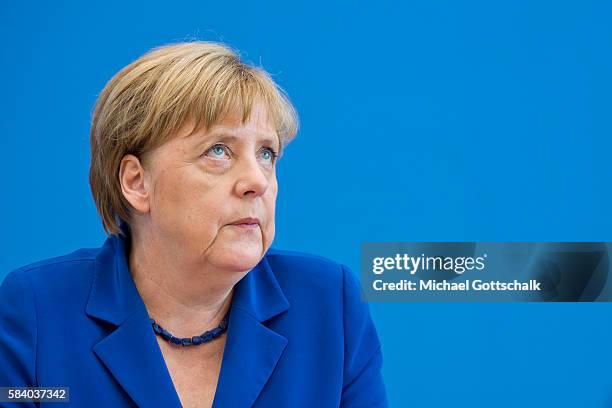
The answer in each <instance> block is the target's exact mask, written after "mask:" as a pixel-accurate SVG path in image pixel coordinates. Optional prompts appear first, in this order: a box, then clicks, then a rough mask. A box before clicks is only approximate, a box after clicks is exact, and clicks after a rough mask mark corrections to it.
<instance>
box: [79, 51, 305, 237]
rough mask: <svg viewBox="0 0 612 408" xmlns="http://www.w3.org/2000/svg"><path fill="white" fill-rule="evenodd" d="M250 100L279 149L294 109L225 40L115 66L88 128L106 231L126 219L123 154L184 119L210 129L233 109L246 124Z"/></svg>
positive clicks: (160, 139)
mask: <svg viewBox="0 0 612 408" xmlns="http://www.w3.org/2000/svg"><path fill="white" fill-rule="evenodd" d="M255 99H258V100H261V101H262V102H263V103H264V104H265V105H266V107H267V110H268V114H269V115H270V120H271V123H272V124H273V125H274V126H275V128H276V132H277V134H278V137H279V140H280V145H281V149H282V147H284V146H286V145H287V144H288V143H289V142H290V141H291V140H292V139H293V138H294V137H295V135H296V133H297V130H298V116H297V112H296V110H295V108H294V107H293V105H292V104H291V102H290V100H289V98H288V97H287V95H286V93H285V92H284V91H283V90H282V89H281V88H280V87H279V86H278V85H276V84H275V82H274V81H273V80H272V78H271V77H270V75H269V74H268V73H267V72H266V71H264V70H263V69H262V68H260V67H255V66H252V65H247V64H245V63H243V62H242V61H241V60H240V57H239V56H238V54H237V52H235V51H233V50H232V49H231V48H229V47H228V46H227V45H224V44H221V43H214V42H204V41H195V42H188V43H177V44H172V45H167V46H162V47H159V48H155V49H153V50H151V51H149V52H148V53H147V54H145V55H143V56H142V57H140V58H138V59H137V60H136V61H134V62H133V63H131V64H130V65H128V66H126V67H125V68H123V69H122V70H121V71H119V72H118V73H117V74H116V75H115V76H114V77H113V78H112V79H111V80H110V81H109V82H108V83H107V84H106V86H105V87H104V89H103V90H102V93H101V94H100V96H99V97H98V100H97V102H96V106H95V109H94V113H93V119H92V124H91V132H90V144H91V165H90V170H89V183H90V186H91V191H92V194H93V198H94V201H95V203H96V207H97V208H98V212H99V213H100V216H101V218H102V223H103V226H104V230H105V231H106V233H107V234H109V235H112V234H121V233H122V231H121V229H120V227H119V225H120V223H121V221H125V222H128V221H129V219H130V209H131V206H130V204H129V203H128V201H127V200H126V199H125V197H124V196H123V194H122V192H121V184H120V181H119V166H120V163H121V159H122V158H123V157H124V156H125V155H126V154H134V155H135V156H137V157H142V156H143V155H145V154H146V153H147V152H149V151H151V150H153V149H155V148H156V147H158V146H160V145H162V144H164V143H165V142H166V141H167V140H168V139H169V138H170V137H171V136H172V135H174V134H175V133H176V132H177V131H178V130H179V129H180V128H181V127H182V126H184V125H185V124H186V123H188V121H190V120H194V121H195V124H196V125H195V126H196V127H195V129H194V130H196V129H200V128H209V127H210V126H214V125H215V124H217V123H218V122H219V121H221V120H223V118H224V116H225V115H226V114H228V113H230V112H235V111H237V112H241V113H242V121H243V123H245V122H246V121H247V120H248V118H249V115H250V112H251V108H252V105H253V103H254V100H255Z"/></svg>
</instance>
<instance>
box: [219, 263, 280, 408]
mask: <svg viewBox="0 0 612 408" xmlns="http://www.w3.org/2000/svg"><path fill="white" fill-rule="evenodd" d="M288 308H289V302H288V301H287V299H286V298H285V296H284V294H283V292H282V291H281V289H280V286H279V285H278V282H277V281H276V278H275V277H274V274H273V272H272V270H271V269H270V265H269V264H268V262H267V260H266V258H265V257H264V258H263V259H262V261H261V262H260V263H259V264H258V265H257V266H256V267H255V268H254V269H253V270H251V271H250V272H249V273H248V274H247V275H245V277H244V278H242V280H241V281H240V282H238V283H237V284H236V286H235V288H234V298H233V300H232V309H231V312H230V318H229V326H228V331H227V340H226V343H225V350H224V352H223V362H222V364H221V373H220V375H219V382H218V383H217V391H216V393H215V399H214V401H213V408H217V407H219V408H221V407H241V408H242V407H250V406H252V405H253V403H254V402H255V400H256V399H257V397H258V396H259V394H260V393H261V390H262V389H263V387H264V386H265V384H266V383H267V382H268V379H269V378H270V376H271V375H272V372H273V371H274V368H275V367H276V364H277V362H278V360H279V359H280V357H281V355H282V353H283V351H284V350H285V347H286V346H287V339H286V338H285V337H283V336H281V335H280V334H278V333H276V332H274V331H273V330H271V329H270V328H268V327H266V325H265V324H264V322H265V321H267V320H270V319H271V318H272V317H275V316H277V315H278V314H280V313H282V312H284V311H286V310H287V309H288Z"/></svg>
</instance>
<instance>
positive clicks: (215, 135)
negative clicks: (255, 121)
mask: <svg viewBox="0 0 612 408" xmlns="http://www.w3.org/2000/svg"><path fill="white" fill-rule="evenodd" d="M212 140H218V141H221V142H232V143H236V142H240V141H241V140H242V138H241V137H238V136H236V135H233V134H231V133H226V132H212V133H211V134H207V135H205V136H202V137H200V138H199V140H198V142H197V143H198V146H200V145H202V144H204V143H207V142H210V141H212ZM257 141H258V142H264V143H268V144H269V145H270V146H274V147H276V148H278V149H280V141H279V140H278V138H277V137H274V136H263V137H259V138H257Z"/></svg>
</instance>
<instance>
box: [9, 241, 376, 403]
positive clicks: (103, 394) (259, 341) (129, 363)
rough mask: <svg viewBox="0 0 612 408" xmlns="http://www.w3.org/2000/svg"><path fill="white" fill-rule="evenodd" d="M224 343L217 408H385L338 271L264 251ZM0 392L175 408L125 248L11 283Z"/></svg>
mask: <svg viewBox="0 0 612 408" xmlns="http://www.w3.org/2000/svg"><path fill="white" fill-rule="evenodd" d="M226 335H227V339H226V344H225V349H224V354H223V360H222V364H221V372H220V375H219V381H218V384H217V389H216V394H215V398H214V402H213V407H236V408H241V407H308V408H311V407H338V406H343V407H386V406H387V401H386V395H385V387H384V385H383V379H382V376H381V372H380V370H381V365H382V355H381V348H380V343H379V339H378V336H377V333H376V329H375V327H374V324H373V322H372V319H371V317H370V313H369V309H368V305H367V303H364V302H362V300H361V289H360V286H359V283H358V281H357V280H356V278H355V277H354V276H353V273H352V272H351V271H349V270H348V269H347V268H346V267H345V266H343V265H340V264H338V263H335V262H332V261H330V260H326V259H324V258H321V257H316V256H312V255H306V254H302V253H297V252H288V251H278V250H272V249H271V250H269V251H268V252H267V253H266V255H265V256H264V257H263V258H262V260H261V262H260V263H259V264H258V265H257V266H256V267H255V268H253V269H252V270H251V271H250V272H249V273H248V274H247V275H245V277H244V278H243V279H242V280H240V281H239V282H238V283H237V284H236V286H235V291H234V298H233V300H232V305H231V310H230V317H229V326H228V331H227V334H226ZM0 386H22V387H24V386H40V387H42V386H48V387H50V386H57V387H59V386H67V387H70V405H71V406H77V407H88V408H93V407H98V406H100V407H128V406H139V407H153V406H159V407H180V406H181V403H180V400H179V398H178V394H177V393H176V390H175V388H174V385H173V383H172V379H171V377H170V374H169V372H168V369H167V366H166V364H165V361H164V359H163V357H162V353H161V350H160V348H159V345H158V343H157V340H156V338H155V333H154V332H153V330H152V328H151V324H150V322H149V316H148V314H147V310H146V308H145V305H144V303H143V301H142V298H141V297H140V294H139V293H138V290H137V289H136V286H135V285H134V281H133V279H132V276H131V274H130V271H129V269H128V262H127V256H126V239H125V238H123V237H118V236H111V237H110V238H108V239H107V240H106V242H105V243H104V245H103V246H102V247H101V248H97V249H80V250H77V251H75V252H73V253H71V254H69V255H65V256H61V257H58V258H52V259H48V260H44V261H41V262H37V263H34V264H31V265H28V266H25V267H22V268H20V269H17V270H15V271H13V272H11V273H10V274H8V275H7V277H6V278H5V280H4V281H3V283H2V286H1V287H0ZM55 405H57V404H54V405H53V406H55ZM2 406H4V405H2ZM7 406H8V405H7ZM15 406H19V407H24V406H27V404H23V403H21V404H16V405H15ZM30 406H33V404H30Z"/></svg>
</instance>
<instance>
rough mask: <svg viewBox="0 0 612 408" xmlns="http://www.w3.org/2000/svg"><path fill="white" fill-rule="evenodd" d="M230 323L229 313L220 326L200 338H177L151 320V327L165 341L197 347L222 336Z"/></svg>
mask: <svg viewBox="0 0 612 408" xmlns="http://www.w3.org/2000/svg"><path fill="white" fill-rule="evenodd" d="M228 321H229V311H228V312H227V313H226V314H225V316H224V317H223V320H221V323H219V326H217V327H215V328H214V329H212V330H207V331H205V332H204V333H202V334H201V335H199V336H193V337H182V338H181V337H175V336H173V335H172V334H171V333H170V332H169V331H168V330H166V329H164V328H163V327H161V326H160V325H159V324H157V323H156V322H155V320H153V319H151V325H152V326H153V331H154V332H155V334H158V335H160V336H161V337H162V338H163V339H164V340H166V341H168V342H170V343H172V344H176V345H177V346H197V345H199V344H203V343H208V342H209V341H212V340H214V339H216V338H217V337H219V336H220V335H222V334H223V332H225V330H227V326H228Z"/></svg>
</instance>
